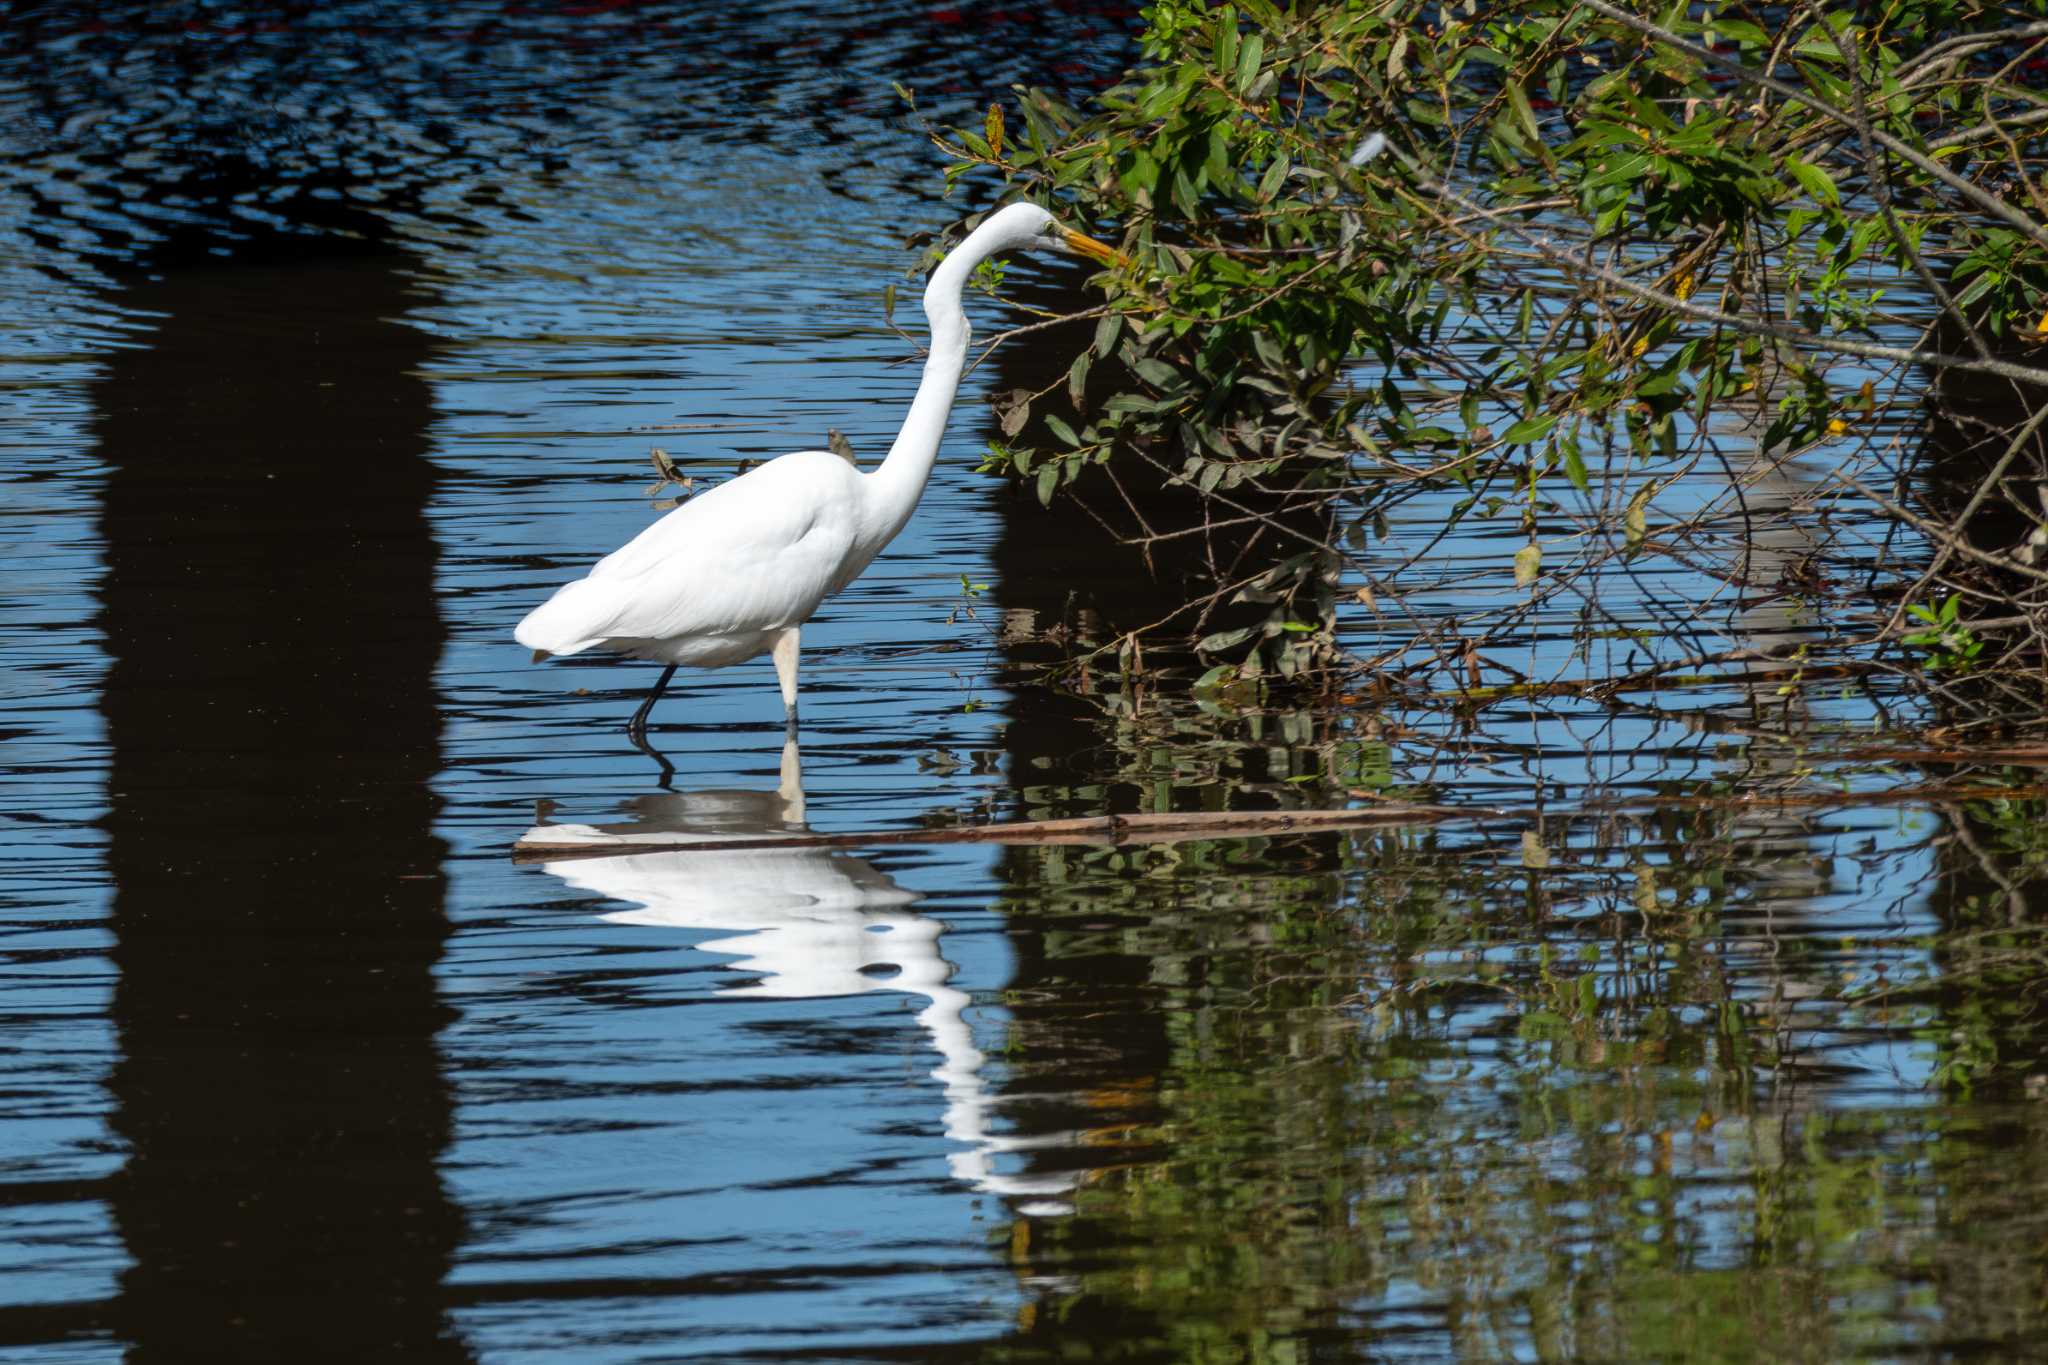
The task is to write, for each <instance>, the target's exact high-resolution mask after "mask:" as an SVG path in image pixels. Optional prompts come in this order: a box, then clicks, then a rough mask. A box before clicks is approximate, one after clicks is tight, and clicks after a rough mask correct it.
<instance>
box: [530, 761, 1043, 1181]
mask: <svg viewBox="0 0 2048 1365" xmlns="http://www.w3.org/2000/svg"><path fill="white" fill-rule="evenodd" d="M625 808H626V810H627V811H629V812H630V813H631V814H632V815H633V817H634V818H633V819H632V820H630V821H627V822H624V823H620V824H610V825H574V824H561V825H542V826H539V827H536V828H535V829H533V830H531V831H529V832H528V833H527V835H526V836H525V837H526V838H528V839H539V838H545V839H546V840H547V841H548V842H550V843H556V844H560V843H580V842H585V841H587V842H589V843H591V844H593V845H607V846H620V847H630V846H631V845H632V844H633V843H635V842H656V841H660V842H671V841H673V840H674V839H675V837H676V836H677V835H679V834H682V835H690V836H693V837H701V838H702V839H704V840H705V841H706V842H707V843H712V842H715V841H717V840H719V839H745V838H758V837H760V836H762V835H764V834H801V833H805V832H807V830H808V827H807V826H806V825H805V823H804V793H803V774H802V767H801V762H800V760H799V758H798V755H797V747H796V742H795V740H794V739H791V740H789V741H787V742H785V743H784V745H783V749H782V771H781V782H780V784H779V785H778V786H777V787H776V789H775V790H773V791H745V790H734V791H701V792H664V793H662V794H661V795H658V796H652V795H650V796H640V797H635V798H633V799H632V800H630V801H628V802H627V803H626V806H625ZM542 870H544V871H546V872H548V873H549V874H551V875H553V876H556V877H559V878H561V879H562V880H563V881H564V882H567V883H568V884H569V885H570V886H572V887H575V888H576V889H577V890H579V891H587V892H590V893H592V894H593V895H597V896H602V897H604V898H606V899H608V900H616V901H626V902H629V903H631V904H632V905H634V906H636V907H637V908H636V909H632V910H618V911H613V912H611V913H609V914H606V915H603V916H602V917H601V918H603V919H605V920H607V921H609V922H611V923H613V924H636V925H653V926H657V927H661V928H672V929H728V930H733V931H736V932H735V936H734V937H731V938H719V939H712V940H709V941H707V942H704V943H700V944H699V945H697V946H698V947H699V948H700V949H701V950H703V951H705V952H710V953H720V954H730V955H732V956H733V957H735V958H738V959H739V960H738V961H737V962H735V963H734V964H733V966H734V967H735V968H737V969H738V970H740V971H743V972H751V973H758V974H759V975H760V978H761V979H760V980H759V981H757V982H754V983H753V984H751V985H744V986H728V987H725V988H723V989H721V990H719V991H718V992H717V994H719V995H720V996H724V997H753V998H758V999H771V1000H810V999H820V998H829V997H833V996H851V995H861V994H864V993H866V992H868V991H878V990H892V991H904V992H907V993H909V994H911V995H921V996H923V997H924V998H925V999H927V1000H929V1001H930V1002H931V1003H930V1004H928V1005H926V1006H925V1007H924V1009H923V1010H921V1011H919V1013H918V1016H917V1022H918V1023H919V1024H920V1025H921V1026H923V1028H924V1029H925V1030H926V1032H928V1033H929V1034H930V1035H931V1041H932V1046H933V1047H935V1048H936V1049H937V1050H938V1053H939V1056H940V1058H941V1059H942V1060H941V1062H940V1065H939V1066H938V1067H937V1068H935V1069H934V1070H933V1071H932V1073H931V1074H932V1076H933V1077H934V1078H936V1079H937V1080H938V1081H939V1083H940V1084H941V1085H942V1086H944V1088H945V1089H944V1093H945V1102H946V1105H945V1117H944V1124H945V1133H946V1136H947V1137H948V1138H949V1139H951V1140H952V1141H954V1142H957V1143H959V1144H960V1146H961V1150H959V1151H956V1152H954V1153H952V1154H951V1155H950V1156H949V1157H948V1158H947V1163H948V1165H949V1166H950V1167H951V1168H952V1173H953V1175H954V1177H955V1178H957V1179H959V1180H961V1181H964V1182H965V1183H966V1184H968V1185H969V1186H971V1187H972V1188H974V1189H975V1190H978V1191H982V1192H985V1193H989V1194H994V1195H997V1196H1000V1197H1002V1198H1005V1199H1008V1200H1013V1201H1016V1202H1015V1205H1014V1207H1015V1208H1016V1211H1017V1212H1018V1213H1021V1214H1025V1215H1030V1216H1037V1217H1053V1216H1057V1215H1061V1214H1066V1213H1071V1212H1072V1211H1073V1209H1072V1206H1071V1205H1070V1204H1069V1203H1068V1202H1067V1201H1066V1198H1065V1196H1066V1195H1067V1194H1068V1193H1070V1192H1071V1191H1072V1189H1073V1187H1074V1184H1075V1180H1076V1178H1077V1177H1076V1175H1075V1174H1074V1173H1071V1172H1068V1173H1059V1172H1055V1173H1048V1174H1044V1175H1031V1174H1028V1173H1006V1172H1004V1171H1002V1170H999V1169H998V1160H999V1158H1001V1157H1003V1156H1005V1155H1006V1154H1010V1153H1017V1152H1025V1151H1030V1150H1034V1149H1043V1148H1050V1147H1062V1146H1068V1145H1071V1144H1073V1143H1075V1142H1076V1141H1078V1140H1079V1135H1078V1134H1075V1133H1068V1132H1057V1133H1045V1134H1038V1135H1032V1136H1023V1135H1015V1134H1003V1133H996V1132H992V1131H990V1124H991V1121H992V1119H993V1118H994V1110H995V1107H996V1104H997V1100H996V1098H995V1097H994V1096H992V1095H991V1094H990V1092H989V1089H988V1087H987V1085H986V1083H985V1082H984V1080H983V1078H982V1075H981V1068H982V1064H983V1062H984V1061H985V1060H986V1059H985V1058H984V1057H983V1056H982V1053H981V1050H980V1049H979V1048H977V1047H976V1046H975V1045H974V1031H973V1029H972V1027H971V1026H970V1025H969V1024H968V1022H967V1019H966V1009H967V1007H968V1005H970V1004H971V1003H973V997H972V996H970V995H969V994H968V993H967V992H966V991H964V990H961V989H960V988H959V987H957V986H955V985H953V984H952V980H953V973H954V968H953V965H952V964H951V963H949V962H948V961H946V959H945V958H944V957H943V956H941V955H940V952H939V939H940V937H941V936H942V935H943V934H944V933H945V928H946V926H945V925H944V924H942V923H940V922H939V921H938V920H936V919H933V918H931V917H930V916H928V915H920V914H917V913H915V912H913V911H911V910H910V909H909V908H908V907H910V906H911V905H913V904H915V903H916V902H917V901H918V900H920V899H922V896H921V894H920V893H918V892H916V891H911V890H908V889H906V888H904V887H902V886H899V885H897V884H896V881H895V880H894V879H893V878H891V877H890V876H889V875H888V874H887V873H884V872H880V871H877V870H876V869H875V868H874V867H873V866H872V865H870V864H869V863H868V862H866V861H865V860H863V859H860V858H856V857H854V856H852V855H851V854H848V853H845V852H841V851H839V850H836V849H825V848H747V849H731V850H722V849H717V848H710V849H701V850H690V851H682V852H678V851H669V852H663V853H639V854H631V853H622V854H620V855H619V856H616V857H602V858H601V857H581V858H573V859H565V860H562V861H557V862H549V863H543V864H542ZM892 968H893V969H894V970H893V972H892V971H891V970H890V969H892Z"/></svg>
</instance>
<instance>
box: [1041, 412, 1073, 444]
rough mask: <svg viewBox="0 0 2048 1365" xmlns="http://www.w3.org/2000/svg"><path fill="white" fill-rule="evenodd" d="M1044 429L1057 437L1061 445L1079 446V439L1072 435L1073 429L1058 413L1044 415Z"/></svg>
mask: <svg viewBox="0 0 2048 1365" xmlns="http://www.w3.org/2000/svg"><path fill="white" fill-rule="evenodd" d="M1045 429H1046V430H1047V431H1050V432H1051V433H1052V434H1053V435H1054V436H1056V437H1058V438H1059V441H1060V443H1061V444H1062V445H1068V446H1078V445H1080V444H1081V438H1080V437H1078V436H1076V435H1075V434H1074V429H1073V428H1072V427H1070V426H1068V425H1067V422H1066V419H1065V418H1063V417H1061V416H1060V415H1059V414H1058V413H1055V412H1048V413H1046V414H1045Z"/></svg>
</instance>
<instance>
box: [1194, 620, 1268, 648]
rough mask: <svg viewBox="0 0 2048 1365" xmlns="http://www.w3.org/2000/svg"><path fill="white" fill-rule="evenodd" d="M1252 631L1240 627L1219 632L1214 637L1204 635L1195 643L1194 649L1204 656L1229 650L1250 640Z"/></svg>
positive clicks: (1251, 629)
mask: <svg viewBox="0 0 2048 1365" xmlns="http://www.w3.org/2000/svg"><path fill="white" fill-rule="evenodd" d="M1254 629H1255V628H1254V627H1252V626H1241V627H1239V628H1238V629H1236V630H1219V631H1217V632H1216V633H1215V634H1214V635H1204V636H1203V637H1202V638H1201V639H1199V640H1197V641H1195V648H1196V649H1198V650H1200V651H1201V652H1202V653H1204V654H1213V653H1215V652H1216V651H1217V650H1219V649H1229V648H1230V647H1231V646H1233V645H1241V644H1243V643H1244V642H1245V641H1246V640H1249V639H1251V638H1252V631H1253V630H1254Z"/></svg>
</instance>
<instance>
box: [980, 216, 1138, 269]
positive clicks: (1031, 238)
mask: <svg viewBox="0 0 2048 1365" xmlns="http://www.w3.org/2000/svg"><path fill="white" fill-rule="evenodd" d="M984 226H985V227H987V228H993V229H994V230H995V231H996V233H998V234H999V235H1000V239H1001V241H1002V243H1003V245H1004V246H1017V247H1024V248H1027V249H1031V250H1041V249H1044V248H1047V247H1050V248H1052V249H1053V250H1056V251H1067V252H1072V253H1073V254H1074V255H1076V256H1086V257H1088V258H1089V259H1091V260H1096V261H1100V262H1102V263H1103V264H1104V265H1123V264H1126V263H1127V262H1126V258H1125V256H1124V254H1123V253H1122V252H1120V251H1118V250H1117V249H1116V248H1115V247H1113V246H1109V245H1107V244H1106V243H1103V242H1098V241H1096V240H1095V239H1094V238H1093V237H1088V236H1084V235H1082V234H1081V233H1078V232H1076V231H1074V230H1073V229H1072V228H1069V227H1063V226H1061V224H1060V221H1059V220H1058V219H1057V218H1054V217H1053V216H1052V215H1051V214H1050V213H1047V212H1046V211H1045V210H1044V209H1042V208H1040V207H1038V205H1036V204H1011V205H1009V206H1008V207H1007V208H1002V209H998V210H996V211H995V212H994V213H992V214H990V215H989V218H988V221H987V223H986V224H985V225H984Z"/></svg>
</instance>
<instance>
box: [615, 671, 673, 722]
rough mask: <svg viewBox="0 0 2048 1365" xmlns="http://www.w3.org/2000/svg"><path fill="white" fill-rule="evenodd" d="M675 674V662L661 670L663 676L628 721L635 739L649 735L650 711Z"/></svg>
mask: <svg viewBox="0 0 2048 1365" xmlns="http://www.w3.org/2000/svg"><path fill="white" fill-rule="evenodd" d="M675 675H676V666H675V665H674V664H670V665H669V666H668V667H667V668H664V669H662V670H661V677H660V679H659V680H658V681H657V682H656V683H655V684H654V690H653V691H652V692H649V693H648V694H647V700H646V701H643V702H641V703H640V709H639V710H638V711H635V712H634V713H633V719H631V720H629V721H627V722H626V733H627V734H629V735H632V736H633V737H634V738H635V739H645V738H646V737H647V715H648V712H650V711H652V710H653V709H654V703H656V702H658V701H660V700H661V694H662V691H663V690H664V689H665V688H667V687H668V680H669V679H670V678H673V677H674V676H675Z"/></svg>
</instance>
